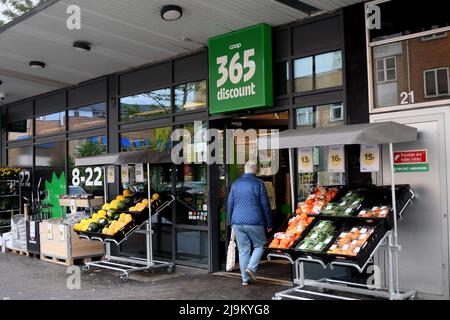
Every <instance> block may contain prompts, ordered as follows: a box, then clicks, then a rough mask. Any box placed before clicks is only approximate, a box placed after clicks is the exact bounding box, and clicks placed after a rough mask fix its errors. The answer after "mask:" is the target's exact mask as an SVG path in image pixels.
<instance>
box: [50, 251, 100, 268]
mask: <svg viewBox="0 0 450 320" xmlns="http://www.w3.org/2000/svg"><path fill="white" fill-rule="evenodd" d="M102 259H103V256H95V257H85V258H65V259H64V258H59V257H52V256H49V255H44V254H41V260H42V261H46V262H50V263H55V264H59V265H63V266H73V265H83V264H85V263H86V262H92V261H100V260H102Z"/></svg>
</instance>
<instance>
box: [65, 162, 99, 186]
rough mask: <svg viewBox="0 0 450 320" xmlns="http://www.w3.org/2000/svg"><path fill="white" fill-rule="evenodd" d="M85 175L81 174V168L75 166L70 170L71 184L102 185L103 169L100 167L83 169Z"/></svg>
mask: <svg viewBox="0 0 450 320" xmlns="http://www.w3.org/2000/svg"><path fill="white" fill-rule="evenodd" d="M83 171H84V173H85V174H86V175H87V176H84V175H82V174H81V170H80V169H78V168H75V169H73V170H72V185H73V186H75V187H78V186H80V185H81V183H84V184H85V186H86V187H101V186H103V180H102V176H103V170H102V168H100V167H95V168H91V167H88V168H86V169H84V170H83Z"/></svg>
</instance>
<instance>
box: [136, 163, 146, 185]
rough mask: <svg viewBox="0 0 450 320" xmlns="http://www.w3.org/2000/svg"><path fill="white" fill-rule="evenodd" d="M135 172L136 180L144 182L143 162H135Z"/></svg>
mask: <svg viewBox="0 0 450 320" xmlns="http://www.w3.org/2000/svg"><path fill="white" fill-rule="evenodd" d="M135 172H136V182H138V183H144V182H145V177H144V164H143V163H136V165H135Z"/></svg>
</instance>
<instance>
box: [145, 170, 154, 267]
mask: <svg viewBox="0 0 450 320" xmlns="http://www.w3.org/2000/svg"><path fill="white" fill-rule="evenodd" d="M150 183H151V180H150V164H149V163H147V191H148V222H147V224H146V231H147V232H146V240H147V263H148V265H149V266H153V243H152V241H153V239H152V206H151V204H150V202H151V199H152V194H151V188H150Z"/></svg>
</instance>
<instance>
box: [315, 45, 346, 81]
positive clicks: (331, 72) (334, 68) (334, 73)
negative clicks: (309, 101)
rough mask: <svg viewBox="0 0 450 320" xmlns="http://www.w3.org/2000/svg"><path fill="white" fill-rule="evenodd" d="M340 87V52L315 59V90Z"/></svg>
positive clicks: (318, 56) (322, 55)
mask: <svg viewBox="0 0 450 320" xmlns="http://www.w3.org/2000/svg"><path fill="white" fill-rule="evenodd" d="M339 86H342V55H341V51H336V52H329V53H325V54H321V55H317V56H316V57H315V88H314V89H316V90H317V89H325V88H332V87H339Z"/></svg>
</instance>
